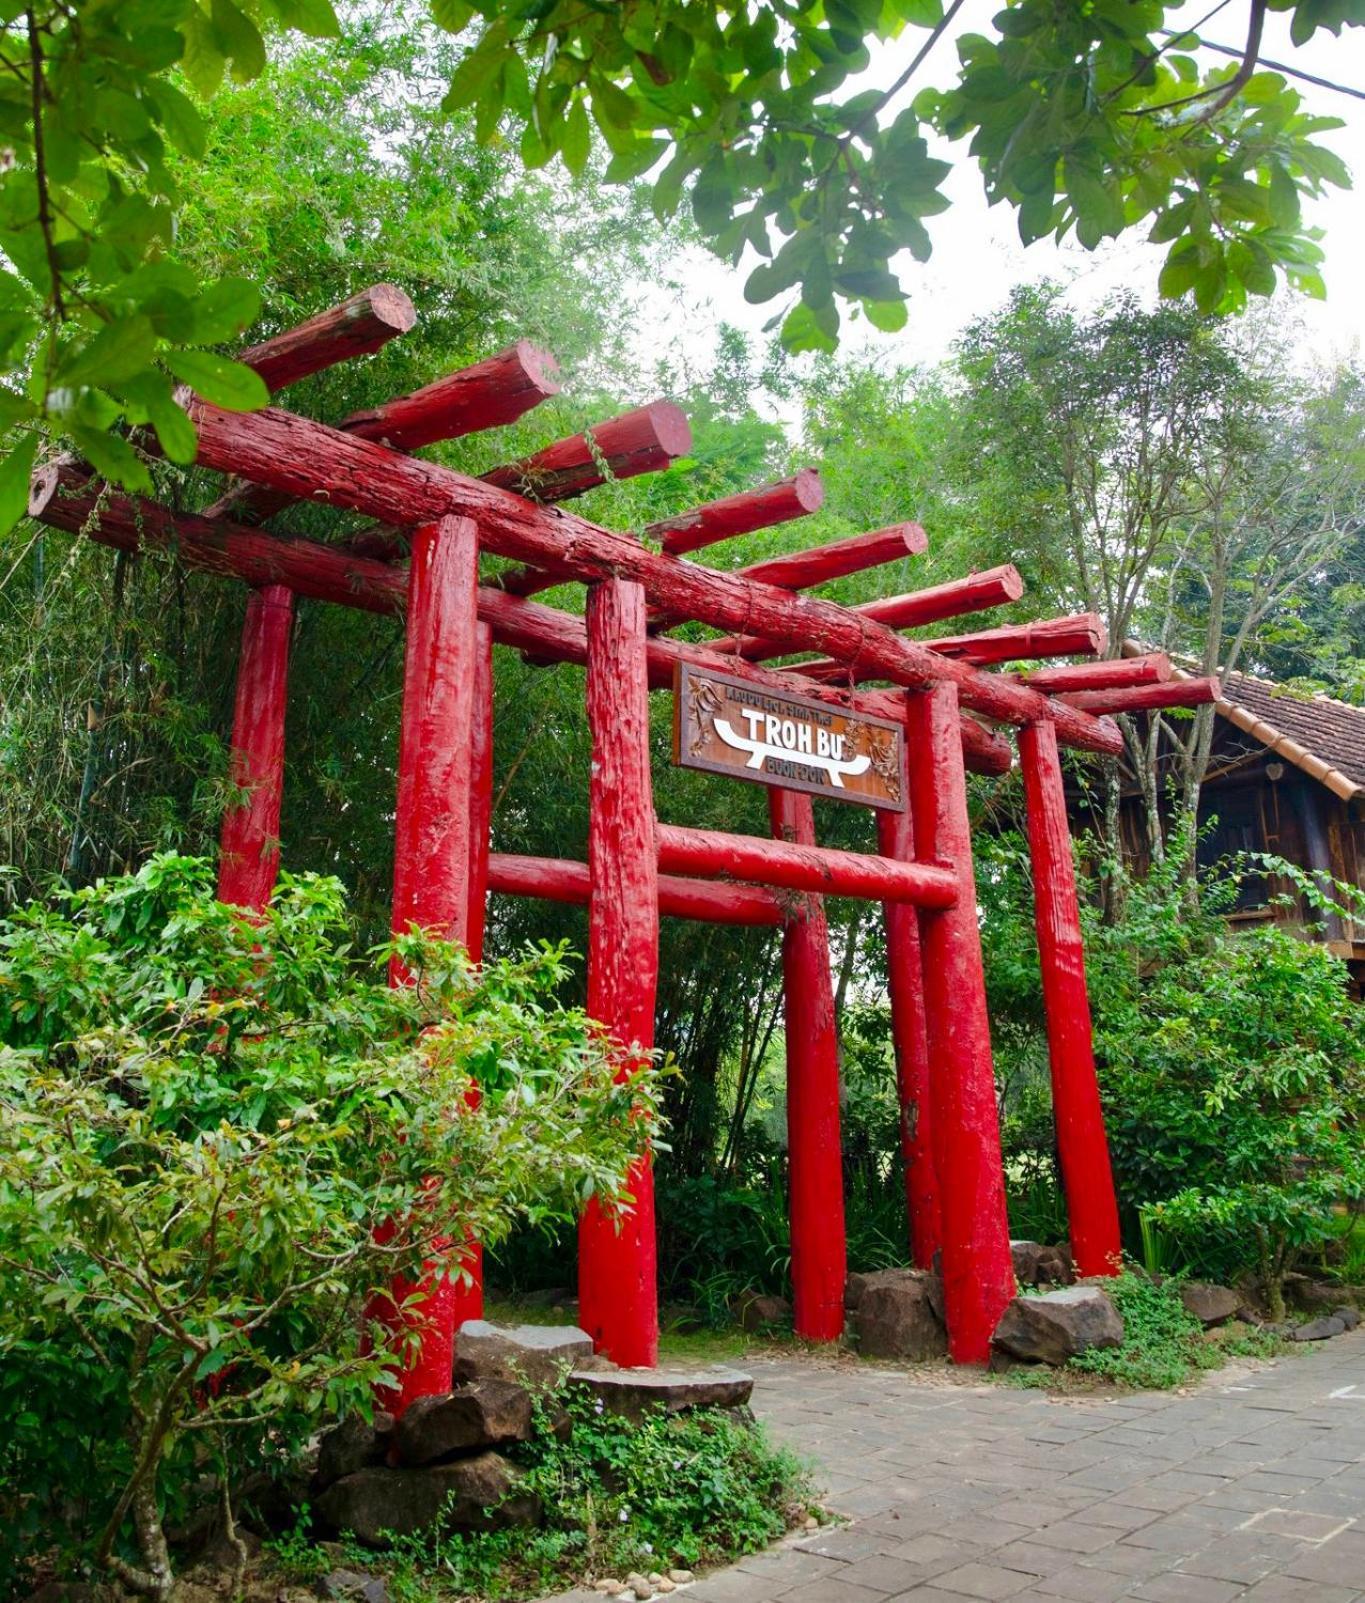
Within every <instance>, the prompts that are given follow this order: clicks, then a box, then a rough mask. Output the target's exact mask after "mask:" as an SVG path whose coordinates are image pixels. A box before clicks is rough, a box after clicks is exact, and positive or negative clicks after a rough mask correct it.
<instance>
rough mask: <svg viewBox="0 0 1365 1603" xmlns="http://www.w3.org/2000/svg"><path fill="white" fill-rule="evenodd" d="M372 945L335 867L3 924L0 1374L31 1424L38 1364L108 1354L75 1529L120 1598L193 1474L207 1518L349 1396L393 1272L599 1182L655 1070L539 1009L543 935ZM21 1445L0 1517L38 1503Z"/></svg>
mask: <svg viewBox="0 0 1365 1603" xmlns="http://www.w3.org/2000/svg"><path fill="white" fill-rule="evenodd" d="M396 950H397V951H398V953H399V955H400V956H401V958H402V960H403V963H404V964H405V966H406V968H407V970H408V971H409V972H410V973H411V974H412V975H413V976H414V979H415V983H414V984H413V985H411V986H408V987H403V988H399V989H394V990H391V989H389V988H388V986H387V985H386V984H385V983H384V982H383V980H382V977H381V976H382V973H383V969H382V967H373V966H371V965H370V964H369V963H361V962H359V961H357V959H356V956H355V954H354V952H353V951H352V949H351V944H350V931H349V928H348V926H347V922H346V917H345V906H344V900H343V896H342V892H341V889H340V887H339V885H338V884H337V883H336V882H335V881H332V880H325V879H318V878H314V877H305V878H300V879H290V878H288V877H283V878H282V879H281V882H280V886H279V889H278V892H277V894H276V897H275V900H274V902H273V904H272V906H271V908H270V909H269V911H268V912H267V913H266V914H264V915H262V916H261V917H260V918H259V919H247V918H246V917H244V916H243V915H241V914H240V913H239V912H237V911H234V910H233V909H230V908H227V907H225V906H223V905H222V904H221V903H219V902H218V901H216V900H215V898H214V895H213V886H212V876H211V872H210V870H209V868H208V866H207V865H206V864H204V863H202V862H198V861H195V860H192V859H184V858H176V857H159V858H154V859H153V860H152V861H151V862H149V863H148V864H147V866H146V867H145V868H144V869H143V870H142V871H141V872H140V873H139V874H137V875H134V876H130V877H127V878H123V879H116V880H109V881H101V882H99V883H98V884H96V885H94V886H92V887H90V888H89V889H87V890H83V891H79V892H75V893H71V892H61V893H59V894H57V895H56V896H55V897H54V898H53V900H52V902H51V903H50V904H34V905H31V906H29V907H27V908H25V909H23V910H21V911H20V912H18V913H16V914H14V915H13V916H12V917H10V918H9V919H8V920H6V921H5V922H4V923H2V924H0V1359H3V1365H0V1367H3V1369H4V1370H5V1371H6V1372H7V1374H8V1373H9V1372H11V1369H12V1366H13V1371H14V1372H17V1373H19V1374H20V1375H26V1376H27V1377H28V1383H29V1386H30V1387H31V1388H32V1393H33V1395H32V1398H31V1399H30V1400H28V1401H27V1403H26V1407H27V1411H28V1413H29V1414H32V1415H33V1417H34V1418H37V1419H41V1417H42V1410H43V1408H44V1407H45V1406H47V1407H48V1408H49V1411H50V1400H49V1403H48V1404H47V1405H45V1404H44V1400H43V1399H44V1393H43V1391H42V1388H43V1386H44V1385H45V1384H46V1385H49V1386H50V1378H49V1380H48V1381H46V1382H45V1381H44V1379H43V1375H44V1371H46V1372H47V1373H48V1375H49V1377H51V1376H56V1375H58V1374H60V1373H62V1372H63V1369H62V1366H64V1365H65V1366H72V1365H74V1366H76V1368H77V1371H78V1372H88V1371H90V1370H91V1369H95V1370H98V1371H102V1372H103V1376H104V1380H103V1382H102V1383H101V1385H100V1386H99V1387H96V1388H94V1389H93V1390H94V1394H95V1395H96V1396H98V1395H101V1394H102V1393H103V1392H105V1391H108V1392H111V1393H112V1394H113V1396H114V1397H115V1398H116V1402H115V1403H114V1405H113V1406H112V1407H111V1408H110V1409H109V1410H108V1412H107V1414H105V1415H104V1416H103V1417H102V1418H100V1419H98V1420H96V1419H94V1417H93V1416H92V1417H91V1419H90V1421H89V1423H88V1424H87V1426H86V1428H87V1430H88V1429H90V1428H91V1426H94V1427H95V1429H96V1431H97V1432H98V1439H97V1441H96V1443H95V1448H94V1457H95V1461H96V1469H95V1472H94V1473H92V1475H91V1477H90V1478H91V1482H92V1485H93V1488H94V1496H95V1498H96V1500H97V1501H98V1502H99V1503H100V1504H101V1507H100V1516H101V1519H102V1526H101V1529H100V1531H99V1533H98V1535H97V1536H96V1537H95V1539H94V1540H93V1542H92V1544H91V1546H92V1549H93V1557H94V1559H95V1560H96V1562H97V1563H98V1564H100V1565H101V1566H103V1567H105V1568H107V1569H109V1570H111V1571H112V1572H113V1573H114V1574H116V1575H117V1576H118V1577H119V1578H120V1579H121V1580H123V1581H124V1582H125V1583H126V1584H127V1585H129V1586H131V1587H132V1588H133V1589H134V1590H138V1591H143V1592H146V1593H149V1594H152V1595H156V1596H164V1595H165V1594H166V1593H167V1592H168V1591H169V1589H170V1586H171V1584H172V1574H171V1559H170V1554H169V1552H168V1549H167V1543H166V1538H165V1534H164V1527H165V1519H166V1516H167V1512H168V1510H169V1512H170V1513H171V1514H172V1515H174V1514H175V1513H176V1512H177V1502H178V1501H179V1500H183V1488H184V1487H186V1486H188V1485H191V1484H192V1483H194V1482H195V1481H196V1480H198V1479H199V1478H200V1477H199V1476H197V1475H195V1474H192V1473H190V1466H191V1464H192V1463H193V1464H205V1463H206V1462H207V1466H208V1467H211V1468H212V1469H213V1470H214V1471H215V1473H216V1474H217V1476H218V1478H219V1481H220V1483H221V1488H222V1491H223V1495H224V1499H225V1512H229V1513H230V1507H231V1501H230V1498H231V1492H232V1488H233V1485H234V1483H235V1482H236V1481H237V1480H238V1479H239V1478H240V1476H241V1474H242V1472H243V1471H244V1470H246V1469H255V1468H260V1467H262V1466H263V1465H267V1464H269V1463H271V1462H272V1461H279V1460H281V1459H283V1458H284V1457H285V1456H287V1450H288V1448H289V1445H290V1444H291V1443H292V1442H297V1441H298V1440H301V1439H302V1438H303V1437H304V1436H306V1434H307V1433H308V1431H309V1430H310V1429H311V1428H313V1426H314V1424H315V1422H316V1421H317V1419H318V1418H319V1417H320V1416H321V1415H323V1414H324V1413H342V1412H345V1411H347V1410H349V1409H352V1408H355V1407H357V1406H360V1407H365V1406H368V1398H369V1396H370V1392H371V1388H372V1387H373V1386H374V1385H376V1384H381V1385H382V1384H383V1383H384V1381H385V1378H386V1375H387V1373H388V1366H389V1363H390V1362H391V1360H390V1359H389V1358H388V1356H387V1349H386V1345H385V1343H384V1341H383V1340H382V1338H381V1339H378V1340H376V1341H374V1342H371V1341H369V1340H367V1339H366V1338H367V1337H368V1336H370V1335H371V1334H373V1335H375V1336H376V1337H380V1335H381V1333H379V1332H370V1331H368V1330H367V1328H366V1322H365V1319H364V1317H363V1313H362V1311H363V1310H364V1309H365V1308H366V1307H367V1305H369V1304H370V1302H371V1299H372V1298H373V1297H374V1296H375V1295H376V1294H378V1293H382V1292H383V1290H384V1288H386V1287H387V1286H388V1285H389V1284H390V1283H391V1282H392V1280H393V1277H394V1276H395V1274H404V1275H407V1276H409V1277H411V1278H413V1279H415V1278H417V1277H419V1276H420V1274H421V1273H422V1266H423V1265H431V1264H440V1263H451V1264H452V1267H453V1268H455V1269H456V1271H458V1261H457V1259H453V1258H452V1254H453V1253H457V1252H458V1247H457V1246H456V1245H455V1244H458V1243H461V1242H463V1240H464V1239H465V1233H466V1232H467V1231H469V1232H473V1233H474V1234H476V1235H477V1236H478V1237H479V1238H480V1239H483V1240H489V1241H494V1242H496V1241H497V1240H498V1239H499V1238H500V1237H502V1236H503V1235H505V1234H506V1232H507V1230H508V1229H509V1228H510V1226H511V1224H512V1222H513V1221H514V1220H516V1219H531V1220H533V1221H534V1220H539V1219H544V1218H546V1217H551V1216H560V1217H571V1216H572V1215H573V1213H574V1212H575V1211H576V1209H577V1208H578V1207H579V1206H580V1205H581V1203H582V1201H583V1199H584V1198H586V1197H587V1196H590V1195H593V1194H597V1195H599V1196H601V1197H603V1198H604V1199H605V1200H606V1201H607V1202H608V1204H615V1203H616V1202H617V1201H619V1200H620V1199H621V1198H622V1196H623V1192H622V1186H623V1179H624V1175H625V1172H626V1169H627V1167H628V1165H629V1162H630V1161H631V1159H632V1157H633V1156H634V1155H635V1154H636V1153H637V1151H638V1150H639V1147H640V1144H641V1141H642V1139H643V1134H644V1130H645V1127H646V1120H644V1119H642V1118H640V1117H638V1116H637V1115H638V1114H639V1113H640V1111H642V1110H643V1111H645V1112H646V1113H648V1112H649V1111H651V1110H652V1107H653V1088H654V1080H655V1076H654V1074H653V1072H652V1070H647V1071H645V1072H643V1073H642V1074H640V1075H639V1076H637V1077H636V1079H635V1080H634V1081H632V1082H631V1083H630V1084H628V1085H618V1084H617V1083H616V1082H615V1071H616V1063H615V1061H614V1059H613V1055H612V1053H611V1052H610V1051H609V1050H608V1049H607V1047H606V1045H605V1043H604V1042H603V1040H602V1038H601V1036H600V1034H599V1033H598V1032H597V1031H596V1030H595V1028H594V1027H593V1026H592V1025H591V1024H590V1023H589V1021H588V1020H587V1019H586V1017H585V1016H584V1015H583V1014H581V1013H579V1012H573V1011H567V1010H561V1009H557V1008H546V1007H545V1006H543V1005H542V1002H541V998H542V996H543V995H545V994H547V993H548V992H549V990H550V989H551V988H552V987H553V986H554V985H555V984H557V983H558V982H559V980H560V979H561V978H562V974H563V956H562V953H561V952H559V951H553V950H549V949H546V950H542V951H540V952H538V953H528V954H526V955H525V956H523V957H522V958H520V959H518V960H515V961H507V962H503V963H498V964H490V965H488V966H487V967H486V968H484V969H483V970H481V971H479V972H478V973H474V972H471V971H470V970H469V969H468V967H467V965H466V963H465V960H464V956H463V953H462V951H461V950H460V949H459V948H457V947H453V946H450V945H448V944H445V943H442V942H438V941H433V940H428V939H426V938H424V937H422V936H420V935H415V934H414V935H411V936H405V937H403V938H402V939H401V940H400V941H399V942H398V943H396ZM387 955H388V954H387V951H385V952H381V953H379V954H377V959H378V962H379V963H380V964H381V965H382V963H383V962H384V961H385V959H386V958H387ZM474 1084H477V1085H478V1086H479V1088H480V1089H481V1091H482V1096H481V1098H480V1099H478V1101H477V1106H472V1107H471V1106H470V1102H469V1099H468V1096H467V1093H468V1092H469V1090H470V1088H471V1086H472V1085H474ZM381 1224H382V1225H384V1226H385V1228H384V1230H383V1231H382V1232H380V1231H377V1229H376V1227H377V1226H379V1225H381ZM417 1334H418V1333H417V1332H414V1339H416V1337H417ZM85 1401H86V1403H87V1406H88V1405H89V1401H90V1399H89V1398H87V1399H85ZM24 1417H25V1416H24V1415H21V1416H20V1419H21V1424H22V1421H23V1419H24ZM18 1442H19V1443H20V1444H23V1443H27V1444H28V1445H27V1447H24V1446H22V1445H21V1447H20V1451H19V1456H18V1458H17V1459H16V1457H15V1447H16V1444H15V1442H11V1443H10V1444H9V1446H8V1447H7V1449H6V1454H7V1456H6V1458H5V1460H3V1462H4V1463H5V1465H6V1470H7V1481H6V1484H4V1485H3V1486H0V1513H3V1514H5V1515H7V1516H8V1517H7V1518H6V1519H5V1520H3V1521H0V1523H2V1524H9V1525H11V1528H13V1526H14V1525H17V1524H18V1523H19V1514H20V1511H24V1510H27V1511H28V1512H29V1513H30V1514H35V1512H36V1510H37V1509H38V1508H40V1506H41V1505H40V1504H38V1503H37V1502H36V1501H35V1499H34V1497H33V1495H32V1494H33V1492H34V1490H35V1489H37V1490H38V1491H39V1492H41V1490H42V1488H43V1487H45V1486H49V1485H50V1486H52V1487H53V1489H54V1491H56V1490H59V1489H60V1481H59V1471H58V1469H57V1466H56V1464H55V1462H51V1461H50V1462H49V1463H48V1464H47V1466H46V1467H37V1466H35V1465H34V1464H33V1458H34V1455H35V1452H37V1451H38V1444H37V1443H36V1442H35V1441H34V1440H33V1432H32V1431H31V1430H30V1431H29V1434H28V1435H27V1436H25V1435H24V1434H23V1431H22V1430H21V1433H20V1436H19V1438H18ZM62 1445H63V1444H62V1440H61V1438H60V1437H58V1439H57V1440H56V1441H54V1443H53V1451H54V1453H56V1452H59V1451H60V1450H61V1448H62ZM20 1474H22V1475H24V1476H25V1477H27V1476H30V1475H32V1476H34V1477H35V1478H34V1479H32V1480H30V1479H27V1478H26V1479H22V1480H21V1479H19V1478H17V1477H18V1476H19V1475H20ZM9 1475H14V1476H15V1477H16V1478H14V1479H8V1476H9ZM54 1500H55V1499H54ZM48 1534H49V1537H51V1536H52V1534H53V1533H51V1532H49V1533H48ZM11 1540H13V1538H11ZM13 1562H14V1555H13V1554H12V1555H11V1563H13Z"/></svg>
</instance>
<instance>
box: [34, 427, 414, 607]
mask: <svg viewBox="0 0 1365 1603" xmlns="http://www.w3.org/2000/svg"><path fill="white" fill-rule="evenodd" d="M101 491H103V492H104V493H103V494H101ZM28 510H29V516H30V517H33V518H36V519H37V520H38V521H39V522H40V523H45V524H47V525H48V526H49V527H51V528H55V529H65V530H67V531H68V532H69V533H71V534H87V535H88V536H89V537H90V539H92V540H94V541H97V542H98V543H99V544H100V545H108V546H113V547H114V548H115V549H117V550H120V551H131V552H137V551H140V550H142V549H143V548H144V547H151V548H152V549H155V550H165V551H171V552H173V553H174V554H175V555H176V556H178V557H179V558H180V560H181V561H182V562H183V563H184V564H185V565H186V567H189V568H198V569H200V570H201V571H203V572H206V573H216V574H220V575H223V576H225V577H229V578H234V579H242V580H245V582H246V583H247V584H250V585H265V584H283V585H288V587H289V588H290V589H291V590H293V591H294V592H295V593H296V594H297V595H301V596H312V597H313V598H314V599H315V600H318V601H332V602H337V603H340V604H341V605H343V606H351V607H359V608H360V609H361V610H362V611H365V612H384V613H400V614H401V613H402V612H403V610H404V607H405V605H406V602H407V593H408V576H407V574H406V573H405V572H404V571H403V570H401V569H398V568H390V567H386V566H385V565H384V564H383V563H379V562H371V561H368V560H366V559H365V558H363V557H354V556H351V555H350V554H348V553H347V552H345V551H341V550H338V549H337V548H336V547H335V546H326V545H320V544H319V543H318V542H317V541H315V540H294V539H289V538H287V537H285V536H283V535H278V534H268V533H266V531H265V530H264V529H251V528H244V527H242V526H241V525H239V524H235V523H230V522H229V521H228V520H227V519H225V518H215V519H209V518H205V517H198V516H196V515H194V514H193V513H187V512H178V513H172V512H170V511H168V510H167V509H166V508H165V507H163V506H158V505H157V504H156V502H154V501H134V500H132V499H130V498H129V497H128V496H124V495H117V494H113V493H111V492H109V491H108V488H107V486H105V485H103V484H102V482H101V481H100V480H98V479H96V478H94V477H93V476H92V474H91V473H90V470H89V469H88V468H86V467H84V466H82V465H81V464H79V463H75V462H72V461H70V460H68V459H63V460H60V461H57V462H51V463H48V464H47V466H45V467H42V468H40V469H39V470H38V471H37V473H35V474H34V476H33V482H32V485H31V487H30V492H29V507H28Z"/></svg>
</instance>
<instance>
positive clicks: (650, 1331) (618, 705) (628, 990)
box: [578, 579, 659, 1367]
mask: <svg viewBox="0 0 1365 1603" xmlns="http://www.w3.org/2000/svg"><path fill="white" fill-rule="evenodd" d="M646 621H647V620H646V612H645V593H644V590H643V588H642V587H641V586H640V585H638V584H634V583H631V582H630V581H628V580H624V579H604V580H602V581H601V582H600V583H598V584H595V585H593V586H592V588H591V589H590V590H589V592H588V690H587V698H588V726H589V729H590V731H591V734H592V776H591V779H590V781H589V786H588V805H589V823H588V873H589V877H590V883H591V887H592V890H591V899H590V902H589V922H588V1012H589V1013H590V1014H591V1016H592V1017H593V1018H595V1019H597V1020H599V1021H600V1022H601V1023H602V1024H603V1025H604V1026H605V1027H606V1028H607V1029H608V1030H610V1032H611V1034H612V1035H613V1036H614V1037H615V1039H616V1040H617V1041H618V1042H619V1043H620V1045H622V1046H623V1047H627V1048H629V1047H632V1046H634V1047H638V1048H641V1049H643V1050H648V1049H650V1048H651V1047H652V1046H653V1044H654V995H655V990H656V987H657V983H658V973H659V884H658V878H659V871H658V847H657V845H656V843H655V838H654V801H653V792H652V789H651V786H650V777H649V680H648V673H647V666H646V658H645V643H646ZM631 1072H632V1064H631V1062H630V1060H629V1058H627V1059H626V1060H625V1061H624V1062H623V1063H622V1066H621V1070H620V1074H621V1077H622V1078H626V1077H629V1075H630V1074H631ZM630 1192H631V1195H632V1197H633V1198H634V1203H633V1206H632V1207H631V1209H630V1211H629V1212H624V1211H623V1212H622V1213H620V1214H619V1215H617V1216H615V1217H613V1216H611V1215H609V1214H607V1213H605V1212H604V1211H603V1210H602V1209H601V1208H600V1207H599V1206H598V1205H597V1203H596V1201H593V1202H590V1203H589V1205H588V1208H587V1210H586V1212H585V1213H584V1215H583V1221H582V1223H581V1225H580V1226H579V1235H578V1303H579V1323H580V1324H581V1325H582V1327H583V1329H584V1330H586V1331H587V1332H588V1334H589V1335H590V1336H591V1337H592V1339H593V1343H594V1345H595V1346H596V1348H597V1350H598V1351H599V1352H601V1353H605V1354H606V1355H607V1357H608V1358H610V1359H612V1360H613V1361H614V1362H616V1363H618V1364H624V1365H645V1366H649V1367H652V1366H653V1365H654V1364H655V1363H657V1362H658V1357H659V1306H658V1284H657V1282H658V1274H657V1255H656V1246H655V1240H654V1170H653V1161H652V1159H651V1158H650V1157H649V1156H648V1154H646V1156H645V1157H643V1158H641V1159H640V1160H639V1161H638V1162H637V1163H636V1164H635V1167H634V1168H633V1169H632V1171H631V1174H630Z"/></svg>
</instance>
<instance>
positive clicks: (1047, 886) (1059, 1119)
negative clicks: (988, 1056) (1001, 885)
mask: <svg viewBox="0 0 1365 1603" xmlns="http://www.w3.org/2000/svg"><path fill="white" fill-rule="evenodd" d="M1019 759H1020V766H1021V767H1022V769H1023V773H1024V800H1025V804H1026V806H1027V809H1028V840H1029V855H1030V857H1031V859H1032V862H1033V916H1034V921H1035V923H1036V926H1037V930H1038V958H1039V962H1040V964H1041V966H1042V976H1043V1007H1044V1010H1045V1012H1046V1014H1047V1040H1048V1053H1049V1057H1050V1059H1051V1063H1052V1111H1053V1118H1054V1119H1055V1120H1056V1125H1057V1154H1058V1158H1059V1161H1060V1163H1061V1169H1062V1187H1063V1189H1064V1190H1065V1192H1066V1206H1067V1217H1068V1219H1069V1220H1070V1225H1071V1251H1072V1255H1073V1257H1074V1258H1075V1260H1076V1269H1077V1271H1078V1272H1079V1273H1080V1274H1082V1275H1114V1274H1117V1273H1118V1272H1119V1268H1120V1261H1121V1250H1122V1249H1121V1246H1120V1242H1119V1210H1118V1202H1117V1200H1116V1199H1115V1196H1114V1177H1113V1174H1112V1172H1111V1170H1110V1167H1109V1145H1108V1142H1107V1141H1106V1139H1105V1134H1104V1112H1103V1109H1102V1108H1101V1106H1100V1089H1099V1083H1098V1081H1097V1079H1096V1077H1095V1052H1094V1045H1093V1042H1092V1039H1091V1029H1090V999H1089V997H1088V996H1087V994H1086V988H1085V947H1084V944H1083V943H1082V940H1081V913H1080V905H1079V903H1078V901H1077V898H1076V874H1075V868H1074V865H1073V863H1072V858H1071V831H1070V829H1069V828H1068V826H1067V818H1066V796H1065V794H1064V792H1063V789H1062V767H1061V761H1060V758H1059V755H1058V751H1057V731H1056V730H1055V729H1054V728H1053V727H1052V725H1051V724H1049V723H1036V724H1025V725H1024V727H1023V728H1022V729H1021V730H1020V731H1019Z"/></svg>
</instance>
